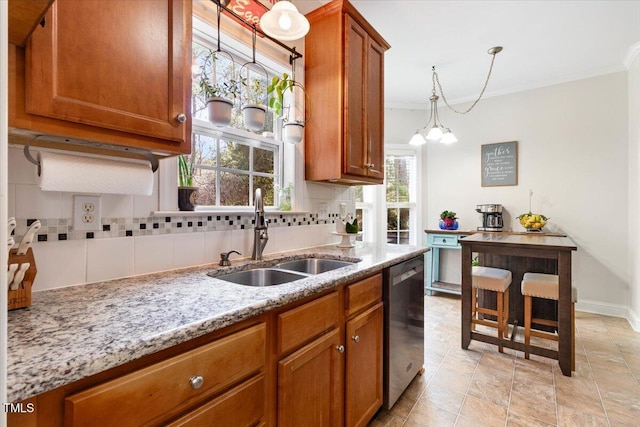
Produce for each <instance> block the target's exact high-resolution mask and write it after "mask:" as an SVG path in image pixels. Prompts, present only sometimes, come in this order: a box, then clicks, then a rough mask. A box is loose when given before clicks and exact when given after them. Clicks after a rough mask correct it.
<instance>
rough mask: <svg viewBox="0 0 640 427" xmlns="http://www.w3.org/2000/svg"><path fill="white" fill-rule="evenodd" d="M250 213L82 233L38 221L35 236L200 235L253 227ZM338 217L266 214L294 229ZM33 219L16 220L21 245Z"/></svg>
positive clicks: (121, 223)
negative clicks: (39, 228) (39, 231)
mask: <svg viewBox="0 0 640 427" xmlns="http://www.w3.org/2000/svg"><path fill="white" fill-rule="evenodd" d="M253 215H254V214H253V213H252V212H251V213H246V214H240V215H224V216H223V215H216V216H211V215H203V216H188V217H186V216H178V215H176V216H168V217H164V221H163V218H158V217H146V218H144V217H142V218H104V217H103V218H102V229H101V231H93V232H85V231H78V230H74V228H73V218H45V219H41V220H40V222H41V223H42V226H43V228H42V231H43V232H44V233H43V234H38V235H37V238H38V241H39V242H55V241H59V240H82V239H108V238H117V237H129V236H152V235H153V236H155V235H161V234H182V233H201V232H206V231H226V230H246V229H251V228H252V227H253V225H254V223H255V221H254V219H253ZM337 217H338V214H329V215H328V219H319V218H318V214H315V213H313V214H307V215H305V216H303V217H301V216H300V214H299V213H298V214H293V213H292V214H286V213H277V214H271V215H270V214H269V213H267V214H266V220H267V224H268V225H269V227H292V226H293V227H296V226H304V225H321V224H333V223H335V221H336V219H337ZM34 221H36V218H28V219H19V218H16V222H17V226H16V229H15V231H14V238H15V240H16V241H18V242H19V241H20V239H21V238H22V236H23V235H24V233H25V232H26V230H27V229H28V228H29V225H31V224H32V223H33V222H34Z"/></svg>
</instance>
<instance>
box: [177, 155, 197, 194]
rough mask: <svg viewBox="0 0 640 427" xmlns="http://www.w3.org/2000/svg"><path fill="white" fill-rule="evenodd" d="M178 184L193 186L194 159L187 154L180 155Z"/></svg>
mask: <svg viewBox="0 0 640 427" xmlns="http://www.w3.org/2000/svg"><path fill="white" fill-rule="evenodd" d="M178 185H179V186H180V187H193V161H192V160H190V159H189V160H188V159H187V156H179V157H178Z"/></svg>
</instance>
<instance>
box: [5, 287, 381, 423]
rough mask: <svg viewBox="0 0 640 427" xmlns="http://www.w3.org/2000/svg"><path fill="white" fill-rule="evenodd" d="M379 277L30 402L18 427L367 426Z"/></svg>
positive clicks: (375, 374) (375, 375)
mask: <svg viewBox="0 0 640 427" xmlns="http://www.w3.org/2000/svg"><path fill="white" fill-rule="evenodd" d="M382 304H383V303H382V275H381V274H375V275H373V276H370V277H368V278H366V279H363V280H360V281H357V282H355V283H349V284H346V285H341V286H338V287H336V288H334V289H332V290H329V291H325V292H324V293H321V294H319V295H317V296H312V297H308V298H306V299H304V300H302V301H299V302H295V303H292V304H289V305H287V306H285V307H282V308H279V309H274V310H272V311H270V312H267V313H264V314H261V315H259V316H256V317H254V318H252V319H248V320H245V321H242V322H240V323H238V324H236V325H233V326H230V327H228V328H225V329H222V330H219V331H215V332H213V333H211V334H209V335H207V336H203V337H199V338H196V339H194V340H191V341H187V342H185V343H182V344H179V345H177V346H175V347H171V348H169V349H166V350H163V351H161V352H158V353H155V354H152V355H149V356H145V357H143V358H141V359H138V360H135V361H132V362H129V363H127V364H125V365H122V366H119V367H116V368H112V369H110V370H108V371H105V372H102V373H99V374H96V375H94V376H92V377H88V378H84V379H82V380H79V381H76V382H74V383H71V384H68V385H66V386H63V387H60V388H57V389H54V390H51V391H49V392H46V393H43V394H41V395H38V396H35V397H33V398H31V399H29V400H28V401H27V402H28V403H33V405H34V407H35V412H33V413H31V414H8V418H7V420H8V425H9V426H11V427H24V426H34V427H43V426H47V427H48V426H92V427H100V426H114V425H117V426H118V427H126V426H190V427H194V426H224V427H234V426H242V427H244V426H263V425H271V426H282V427H286V426H295V427H299V426H305V427H307V426H311V427H313V426H331V427H333V426H343V425H344V426H348V427H351V426H364V425H366V424H367V422H368V421H369V420H370V419H371V418H372V417H373V416H374V414H375V413H376V411H377V410H378V409H379V408H380V407H381V405H382V339H383V320H382V319H383V316H382V312H383V306H382Z"/></svg>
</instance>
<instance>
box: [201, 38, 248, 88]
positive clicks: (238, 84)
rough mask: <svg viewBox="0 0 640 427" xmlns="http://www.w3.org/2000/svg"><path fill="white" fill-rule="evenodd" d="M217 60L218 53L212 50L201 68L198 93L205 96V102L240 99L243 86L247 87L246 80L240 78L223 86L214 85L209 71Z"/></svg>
mask: <svg viewBox="0 0 640 427" xmlns="http://www.w3.org/2000/svg"><path fill="white" fill-rule="evenodd" d="M216 60H217V56H216V53H215V52H213V51H211V50H210V51H209V54H208V55H207V56H206V57H205V59H204V62H203V63H202V65H201V66H200V75H199V76H198V83H197V86H196V87H197V90H198V92H199V93H200V94H202V95H204V98H205V100H208V99H210V98H213V97H221V98H239V97H240V92H241V89H242V86H246V85H247V82H246V78H245V77H242V76H239V77H238V78H231V79H230V80H229V81H227V82H223V83H221V84H218V83H217V82H216V83H213V82H212V81H211V79H210V78H209V76H208V75H207V70H208V69H210V68H211V64H212V63H213V62H215V61H216Z"/></svg>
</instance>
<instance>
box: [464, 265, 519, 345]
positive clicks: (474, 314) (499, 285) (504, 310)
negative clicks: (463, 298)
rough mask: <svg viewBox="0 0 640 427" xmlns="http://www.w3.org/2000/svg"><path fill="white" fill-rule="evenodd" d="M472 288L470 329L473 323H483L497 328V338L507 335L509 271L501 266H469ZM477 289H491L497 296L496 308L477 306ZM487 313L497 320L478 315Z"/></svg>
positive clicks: (473, 325) (473, 327)
mask: <svg viewBox="0 0 640 427" xmlns="http://www.w3.org/2000/svg"><path fill="white" fill-rule="evenodd" d="M471 276H472V278H473V280H472V286H473V289H472V291H473V292H471V329H472V330H475V327H476V326H475V325H484V326H489V327H492V328H496V329H497V330H498V338H500V339H503V338H504V335H505V334H506V335H509V292H508V289H509V285H510V284H511V272H510V271H509V270H503V269H501V268H493V267H478V266H474V267H472V268H471ZM478 289H482V290H485V291H493V292H495V293H496V296H497V307H496V310H492V309H490V308H485V307H479V306H478V298H477V292H478ZM483 314H487V315H491V316H495V317H496V318H497V320H495V321H493V320H487V319H484V318H482V317H481V316H480V315H483ZM498 349H499V351H500V353H502V352H503V346H502V344H500V345H498Z"/></svg>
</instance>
